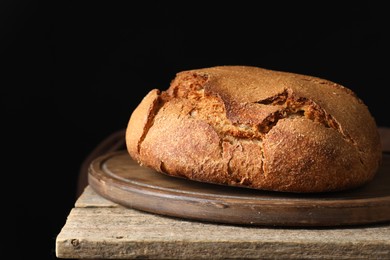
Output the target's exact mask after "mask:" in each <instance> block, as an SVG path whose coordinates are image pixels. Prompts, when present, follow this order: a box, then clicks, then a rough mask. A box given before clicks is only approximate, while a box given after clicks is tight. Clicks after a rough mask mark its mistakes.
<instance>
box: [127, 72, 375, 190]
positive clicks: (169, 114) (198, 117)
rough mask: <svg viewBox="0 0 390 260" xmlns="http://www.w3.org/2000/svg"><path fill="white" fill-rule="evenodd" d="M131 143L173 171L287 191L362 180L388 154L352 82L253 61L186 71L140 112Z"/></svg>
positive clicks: (152, 163)
mask: <svg viewBox="0 0 390 260" xmlns="http://www.w3.org/2000/svg"><path fill="white" fill-rule="evenodd" d="M126 144H127V148H128V151H129V154H130V155H131V156H132V157H133V158H134V159H135V160H137V161H138V162H139V163H140V164H142V165H145V166H148V167H151V168H153V169H155V170H157V171H159V172H162V173H165V174H168V175H172V176H177V177H183V178H188V179H191V180H196V181H202V182H210V183H217V184H223V185H232V186H242V187H248V188H255V189H263V190H273V191H286V192H324V191H336V190H344V189H349V188H352V187H356V186H359V185H362V184H364V183H366V182H368V181H370V180H371V179H372V178H373V177H374V175H375V173H376V171H377V169H378V167H379V164H380V161H381V156H382V153H381V146H380V139H379V134H378V131H377V128H376V124H375V120H374V118H373V117H372V116H371V114H370V112H369V110H368V108H367V107H366V106H365V104H364V103H363V102H362V100H360V99H359V98H358V97H357V96H356V95H355V94H354V93H353V92H352V91H351V90H350V89H348V88H345V87H343V86H341V85H339V84H336V83H334V82H331V81H328V80H324V79H320V78H316V77H311V76H306V75H299V74H294V73H288V72H279V71H272V70H266V69H262V68H257V67H250V66H218V67H211V68H204V69H197V70H189V71H183V72H180V73H178V74H177V75H176V77H175V78H174V79H173V80H172V82H171V85H170V87H169V88H168V89H167V90H166V91H162V92H161V93H160V91H159V90H156V89H155V90H152V91H151V92H150V93H149V94H148V95H147V96H146V97H145V98H144V99H143V101H142V102H141V103H140V104H139V106H138V107H137V108H136V109H135V110H134V111H133V113H132V115H131V118H130V120H129V124H128V126H127V131H126Z"/></svg>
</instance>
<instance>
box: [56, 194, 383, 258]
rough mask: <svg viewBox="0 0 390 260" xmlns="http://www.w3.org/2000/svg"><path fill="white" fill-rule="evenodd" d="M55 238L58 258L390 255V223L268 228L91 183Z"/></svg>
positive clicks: (378, 256) (358, 256)
mask: <svg viewBox="0 0 390 260" xmlns="http://www.w3.org/2000/svg"><path fill="white" fill-rule="evenodd" d="M76 205H79V206H80V207H75V208H74V209H72V211H71V212H70V214H69V216H68V219H67V221H66V224H65V225H64V227H63V229H62V230H61V232H60V234H59V235H58V236H57V239H56V254H57V257H58V258H80V259H87V258H89V259H91V258H92V259H93V258H95V259H146V258H148V259H390V226H389V225H388V224H387V225H385V224H383V225H371V226H361V227H348V228H346V227H344V228H270V227H249V226H239V225H228V224H216V223H207V222H199V221H191V220H184V219H180V218H173V217H164V216H161V215H157V214H151V213H145V212H141V211H138V210H134V209H129V208H126V207H123V206H120V205H117V204H115V203H110V202H108V201H107V200H106V199H104V198H102V197H101V196H99V195H98V194H96V193H95V192H94V190H93V189H91V187H87V188H86V190H85V192H84V193H83V195H82V196H81V197H80V198H79V200H78V201H77V203H76Z"/></svg>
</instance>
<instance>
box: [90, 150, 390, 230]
mask: <svg viewBox="0 0 390 260" xmlns="http://www.w3.org/2000/svg"><path fill="white" fill-rule="evenodd" d="M88 181H89V185H90V186H91V187H92V188H93V189H94V190H95V191H96V192H97V193H98V194H100V195H101V196H103V197H105V198H107V199H109V200H111V201H114V202H116V203H118V204H120V205H122V206H125V207H129V208H134V209H138V210H142V211H146V212H151V213H157V214H161V215H165V216H171V217H180V218H185V219H191V220H200V221H209V222H217V223H228V224H239V225H265V226H290V227H293V226H297V227H302V226H313V227H316V226H321V227H326V226H344V225H348V226H350V225H361V224H372V223H381V222H387V221H390V155H388V154H384V158H383V164H382V166H381V168H380V170H379V172H378V173H377V175H376V177H375V178H374V180H373V181H372V182H370V183H369V184H367V185H365V186H363V187H360V188H357V189H353V190H348V191H343V192H332V193H319V194H295V193H281V192H269V191H261V190H254V189H248V188H239V187H229V186H223V185H217V184H208V183H200V182H195V181H191V180H186V179H180V178H176V177H171V176H167V175H164V174H161V173H158V172H155V171H153V170H151V169H148V168H146V167H142V166H139V165H138V164H137V163H136V162H135V161H133V160H132V159H131V157H130V156H129V155H128V153H127V152H126V151H117V152H112V153H108V154H106V155H103V156H100V157H98V158H97V159H95V160H94V161H93V162H92V163H91V165H90V168H89V175H88Z"/></svg>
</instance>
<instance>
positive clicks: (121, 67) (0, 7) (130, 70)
mask: <svg viewBox="0 0 390 260" xmlns="http://www.w3.org/2000/svg"><path fill="white" fill-rule="evenodd" d="M210 2H211V1H209V2H208V1H206V2H199V1H189V2H184V1H179V3H166V1H156V2H148V1H146V2H142V3H132V1H128V2H126V4H122V3H117V2H115V1H112V2H111V1H105V2H103V1H102V2H94V1H92V2H84V1H75V2H72V1H50V2H40V3H37V2H36V1H24V2H20V1H8V2H7V1H2V2H1V3H0V15H1V16H0V21H1V25H0V26H1V27H0V29H1V35H0V37H1V42H0V44H1V45H0V50H1V57H0V60H1V63H2V65H3V66H2V67H3V68H2V69H1V74H2V76H1V82H2V83H1V96H0V97H1V114H2V119H1V121H2V122H3V123H2V127H1V128H2V132H3V131H4V132H3V135H2V136H3V144H5V145H3V148H4V150H3V154H5V156H4V155H3V156H2V158H3V164H2V165H3V168H5V169H3V177H4V179H3V182H2V183H3V190H4V191H3V192H2V193H3V194H4V197H3V199H4V201H5V202H9V203H10V205H11V206H10V207H6V209H7V210H6V212H8V211H10V213H7V214H5V215H7V216H10V217H11V219H10V220H9V223H10V227H11V230H12V231H11V232H12V234H11V235H12V236H9V237H8V239H7V240H8V242H10V246H7V248H6V250H7V251H8V250H10V252H11V253H12V254H13V255H15V256H16V258H20V259H26V258H28V257H29V256H30V257H38V258H39V259H44V258H47V259H54V258H55V247H54V246H55V238H56V236H57V234H58V233H59V232H60V229H61V228H62V226H63V225H64V223H65V221H66V217H67V215H68V213H69V211H70V209H71V208H72V207H73V203H74V202H75V200H76V195H75V194H76V185H77V177H78V173H79V170H80V165H81V163H82V162H83V160H84V159H85V158H86V156H87V155H88V154H89V153H90V152H91V150H92V149H93V148H94V147H96V145H97V144H98V143H99V142H101V141H102V140H104V138H106V137H107V136H108V135H110V134H111V133H113V132H115V131H117V130H120V129H123V128H125V127H126V124H127V121H128V119H129V117H130V114H131V112H132V110H133V109H134V108H135V107H136V105H137V104H138V103H139V102H140V101H141V99H142V97H143V96H144V95H146V93H147V92H148V91H149V90H151V89H153V88H159V89H161V90H163V89H166V88H167V87H168V85H169V83H170V81H171V80H172V79H173V77H174V76H175V73H176V72H179V71H182V70H186V69H193V68H201V67H209V66H214V65H254V66H260V67H264V68H268V69H275V70H283V71H291V72H296V73H302V74H309V75H313V76H318V77H323V78H326V79H329V80H332V81H335V82H337V83H340V84H342V85H344V86H346V87H349V88H351V89H352V90H353V91H355V93H356V94H357V95H358V96H359V97H360V98H361V99H362V100H363V101H364V102H365V103H366V105H367V106H368V107H369V109H370V111H371V113H372V114H373V116H374V117H375V119H376V121H377V124H378V125H379V126H390V117H389V116H388V115H387V113H386V112H388V108H387V100H388V96H387V95H386V94H385V92H387V91H388V90H386V89H387V87H388V80H387V77H388V71H389V64H388V62H389V32H390V31H389V26H388V18H387V17H388V13H387V11H386V10H387V9H386V8H385V5H384V4H383V5H382V4H378V2H375V1H354V2H350V4H346V3H345V4H340V3H339V2H341V1H339V2H337V1H336V2H333V3H330V2H328V1H324V2H323V3H320V2H318V1H308V2H306V3H301V4H297V3H296V1H290V2H289V1H287V2H277V1H274V2H271V3H267V2H256V1H249V2H247V1H232V2H229V1H221V2H219V4H213V5H211V4H210ZM351 3H353V4H351ZM362 127H364V126H362ZM6 177H7V178H6ZM8 177H10V178H8Z"/></svg>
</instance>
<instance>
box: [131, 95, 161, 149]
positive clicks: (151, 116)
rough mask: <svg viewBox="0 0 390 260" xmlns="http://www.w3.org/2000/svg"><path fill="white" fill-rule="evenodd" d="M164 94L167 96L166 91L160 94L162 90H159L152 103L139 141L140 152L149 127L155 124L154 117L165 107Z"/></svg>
mask: <svg viewBox="0 0 390 260" xmlns="http://www.w3.org/2000/svg"><path fill="white" fill-rule="evenodd" d="M164 96H165V93H164V92H162V93H161V94H160V91H158V92H157V97H156V99H155V100H153V102H152V104H151V105H150V110H149V114H148V117H147V121H146V123H145V126H144V131H143V132H142V135H141V136H140V138H139V140H138V143H137V153H138V154H139V153H140V150H141V145H142V143H143V141H144V140H145V138H146V135H147V134H148V132H149V129H150V128H151V127H152V126H153V124H154V119H155V116H156V114H157V113H158V111H159V110H160V109H161V108H162V107H163V105H164V103H165V100H164V98H162V97H164Z"/></svg>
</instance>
